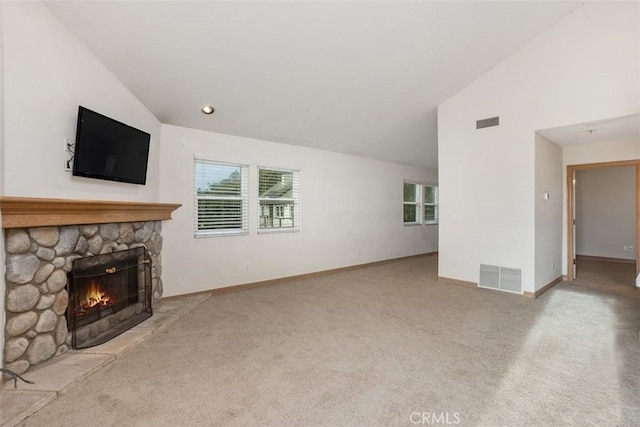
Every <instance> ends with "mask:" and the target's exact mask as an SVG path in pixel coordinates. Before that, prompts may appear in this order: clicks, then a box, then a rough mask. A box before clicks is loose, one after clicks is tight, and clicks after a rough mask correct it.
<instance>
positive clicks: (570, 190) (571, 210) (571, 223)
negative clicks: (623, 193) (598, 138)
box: [567, 160, 640, 281]
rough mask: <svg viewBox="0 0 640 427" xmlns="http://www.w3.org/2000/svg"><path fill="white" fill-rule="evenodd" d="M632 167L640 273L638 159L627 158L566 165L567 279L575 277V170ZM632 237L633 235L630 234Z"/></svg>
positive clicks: (636, 245) (639, 271) (636, 243)
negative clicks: (639, 246) (639, 251)
mask: <svg viewBox="0 0 640 427" xmlns="http://www.w3.org/2000/svg"><path fill="white" fill-rule="evenodd" d="M630 166H631V167H634V168H635V181H636V182H635V184H636V191H635V206H636V214H635V223H636V232H635V236H634V237H635V248H634V253H635V261H636V263H635V264H636V265H635V270H636V271H635V276H636V277H638V274H639V273H640V263H639V262H638V245H639V244H640V228H639V226H638V223H639V222H640V197H638V192H639V191H640V160H628V161H620V162H605V163H590V164H582V165H569V166H567V280H568V281H571V280H574V279H575V278H576V273H577V272H576V266H577V262H576V215H575V214H576V191H575V184H576V172H577V171H579V170H589V169H604V168H616V167H630ZM632 239H633V236H632Z"/></svg>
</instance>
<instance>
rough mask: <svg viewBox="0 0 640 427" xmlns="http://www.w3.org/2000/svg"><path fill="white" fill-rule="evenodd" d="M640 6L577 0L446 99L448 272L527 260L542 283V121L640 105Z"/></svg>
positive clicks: (443, 250) (443, 259) (468, 273)
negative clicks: (538, 164) (538, 149)
mask: <svg viewBox="0 0 640 427" xmlns="http://www.w3.org/2000/svg"><path fill="white" fill-rule="evenodd" d="M639 7H640V5H638V4H637V3H612V2H607V3H586V4H584V5H582V6H579V7H578V8H577V9H576V10H575V11H574V12H573V13H571V14H569V15H568V16H567V17H566V18H565V19H563V20H562V21H560V22H559V23H557V24H556V25H554V26H553V27H551V28H549V29H548V30H547V31H545V32H544V33H542V34H541V35H540V36H538V37H537V38H535V39H534V40H532V41H531V42H530V43H529V44H527V45H526V46H524V47H523V48H522V49H521V50H519V51H518V52H516V53H515V54H514V55H512V56H511V57H509V58H508V59H507V60H505V61H504V62H502V63H501V64H498V65H497V66H496V67H495V68H493V69H492V70H490V71H489V72H488V73H486V74H485V75H483V76H482V77H481V78H479V79H478V80H476V81H475V82H474V83H472V84H471V85H469V86H468V87H467V88H465V89H463V90H462V91H460V92H459V93H457V94H456V95H455V96H453V97H452V98H450V99H449V100H447V101H446V102H444V103H443V104H442V105H440V106H439V109H438V130H439V131H438V139H439V147H438V151H439V171H440V176H439V181H440V183H439V184H440V194H441V220H440V247H439V252H440V257H439V275H440V276H444V277H450V278H454V279H459V280H467V281H472V282H477V280H478V273H479V272H478V270H479V264H480V263H488V264H493V265H502V266H506V267H515V268H522V270H523V289H524V290H525V291H530V292H532V291H535V288H536V280H535V274H536V269H535V259H536V256H535V255H536V251H538V252H539V253H543V252H544V251H546V250H547V248H546V247H543V246H540V247H538V248H536V241H535V233H536V232H541V231H542V230H541V229H540V228H539V229H537V230H536V227H535V204H536V201H535V195H536V193H535V175H536V169H535V131H536V130H538V129H547V128H553V127H558V126H564V125H569V124H574V123H583V122H589V121H594V120H599V119H603V118H609V117H620V116H626V115H630V114H635V113H638V112H639V111H640V105H639V100H640V92H639V90H638V85H639V79H638V75H640V68H639V64H640V60H639V57H638V56H639V51H640V46H639V40H640V33H639V26H638V13H639ZM496 115H498V116H500V123H501V124H500V126H498V127H496V128H488V129H481V130H476V129H475V121H476V120H478V119H482V118H487V117H492V116H496ZM553 227H556V226H553ZM551 244H554V243H553V242H551ZM551 249H552V248H551ZM552 250H553V249H552Z"/></svg>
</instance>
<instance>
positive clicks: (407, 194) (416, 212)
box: [402, 182, 422, 224]
mask: <svg viewBox="0 0 640 427" xmlns="http://www.w3.org/2000/svg"><path fill="white" fill-rule="evenodd" d="M421 187H422V186H420V185H418V184H416V183H413V182H405V183H404V185H403V191H402V194H403V196H402V207H403V211H404V212H403V215H404V219H403V222H404V224H420V205H421V204H422V199H421V195H420V189H421Z"/></svg>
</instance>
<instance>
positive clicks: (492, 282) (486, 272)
mask: <svg viewBox="0 0 640 427" xmlns="http://www.w3.org/2000/svg"><path fill="white" fill-rule="evenodd" d="M478 286H480V287H483V288H492V289H500V267H498V266H495V265H486V264H480V280H478Z"/></svg>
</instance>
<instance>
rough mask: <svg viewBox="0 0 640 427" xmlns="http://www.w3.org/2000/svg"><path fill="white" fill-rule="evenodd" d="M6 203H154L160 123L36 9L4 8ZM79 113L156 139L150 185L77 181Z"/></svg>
mask: <svg viewBox="0 0 640 427" xmlns="http://www.w3.org/2000/svg"><path fill="white" fill-rule="evenodd" d="M2 31H3V42H4V52H3V53H4V85H5V86H4V89H5V90H4V127H5V129H4V130H5V147H4V158H3V159H2V161H3V166H4V174H3V175H2V178H3V181H4V192H5V195H10V196H29V197H57V198H78V199H89V200H91V199H105V200H140V201H157V199H158V197H159V193H158V192H159V186H158V183H159V171H158V165H159V144H160V122H159V121H158V120H157V119H156V118H155V117H154V116H153V115H152V114H151V113H150V112H149V111H148V110H147V109H146V108H145V107H144V106H143V105H142V104H141V103H140V102H139V101H138V100H137V99H136V98H135V97H134V96H133V95H132V94H131V93H130V92H129V91H128V90H127V89H126V88H125V87H124V85H123V84H122V83H121V82H120V81H118V80H117V79H116V77H115V76H114V75H113V74H111V72H110V71H109V70H107V68H106V67H105V66H104V65H103V64H102V63H101V62H100V61H99V60H98V59H97V58H96V57H95V56H94V55H93V53H91V52H90V51H89V50H88V49H87V48H86V47H85V46H84V45H82V44H81V43H80V42H79V41H78V40H77V39H76V38H75V36H73V35H72V34H71V33H70V32H69V31H68V30H67V28H66V27H64V26H63V24H62V23H61V22H60V21H58V19H57V18H55V17H54V16H53V15H52V14H51V12H50V11H49V9H48V8H47V7H46V6H44V5H43V4H41V3H39V2H4V16H3V28H2ZM78 105H83V106H85V107H87V108H90V109H92V110H95V111H98V112H100V113H102V114H105V115H107V116H109V117H113V118H114V119H117V120H120V121H122V122H125V123H127V124H129V125H131V126H134V127H137V128H140V129H142V130H144V131H146V132H149V133H150V134H151V150H150V156H149V167H148V174H147V185H145V186H142V185H134V184H125V183H115V182H110V181H101V180H96V179H89V178H81V177H73V176H72V175H71V173H69V172H65V171H64V170H63V163H64V158H65V153H64V151H63V147H64V138H65V137H69V138H71V139H72V140H74V139H75V131H76V120H77V114H78Z"/></svg>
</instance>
